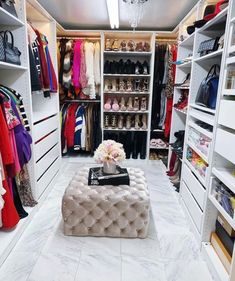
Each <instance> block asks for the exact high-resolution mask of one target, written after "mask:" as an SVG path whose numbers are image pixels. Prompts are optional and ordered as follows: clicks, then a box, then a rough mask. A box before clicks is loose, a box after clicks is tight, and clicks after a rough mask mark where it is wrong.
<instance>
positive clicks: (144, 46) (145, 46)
mask: <svg viewBox="0 0 235 281" xmlns="http://www.w3.org/2000/svg"><path fill="white" fill-rule="evenodd" d="M135 50H136V52H149V51H150V45H149V43H148V42H144V43H143V42H138V43H136V48H135Z"/></svg>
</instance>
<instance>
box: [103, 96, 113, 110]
mask: <svg viewBox="0 0 235 281" xmlns="http://www.w3.org/2000/svg"><path fill="white" fill-rule="evenodd" d="M111 107H112V106H111V99H110V98H108V99H107V100H106V102H105V104H104V109H105V110H111Z"/></svg>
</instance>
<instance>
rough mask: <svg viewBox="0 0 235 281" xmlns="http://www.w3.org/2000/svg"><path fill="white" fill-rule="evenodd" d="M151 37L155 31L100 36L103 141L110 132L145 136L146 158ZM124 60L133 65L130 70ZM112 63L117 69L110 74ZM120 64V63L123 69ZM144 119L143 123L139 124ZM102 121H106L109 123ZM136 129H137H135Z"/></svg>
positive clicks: (151, 62)
mask: <svg viewBox="0 0 235 281" xmlns="http://www.w3.org/2000/svg"><path fill="white" fill-rule="evenodd" d="M154 37H155V33H154V32H134V33H133V32H130V31H127V32H121V31H120V32H119V31H113V32H112V31H109V32H103V34H102V41H103V42H102V50H101V52H102V59H101V61H102V65H103V69H102V76H103V81H102V89H101V104H102V106H101V107H102V109H101V110H102V120H101V122H102V128H103V137H104V138H105V134H106V133H109V131H110V132H112V131H114V132H115V131H117V132H118V131H120V132H122V131H123V132H133V134H135V133H137V132H143V133H145V134H146V136H147V137H146V138H145V139H146V143H145V147H146V159H148V157H149V141H148V140H149V136H150V121H151V119H150V116H151V108H150V107H149V105H150V104H152V79H153V67H154V65H153V64H154V52H153V50H154V46H155V45H154V44H155V41H154ZM146 48H147V49H148V50H147V51H146V50H145V49H146ZM127 61H129V62H130V63H131V64H132V66H131V67H132V68H131V70H130V68H129V67H130V64H129V65H128V64H127ZM113 62H114V63H115V64H116V66H117V65H118V66H117V68H115V67H116V66H114V67H113V68H111V69H112V71H111V72H112V73H110V71H109V67H108V68H107V65H108V64H109V63H113ZM119 62H122V63H123V65H122V68H121V67H120V65H119ZM146 63H147V64H146ZM133 65H134V66H133ZM141 68H142V71H141V70H140V69H141ZM120 69H121V70H120ZM146 71H147V72H146ZM143 87H144V88H143ZM107 101H108V102H109V103H110V106H109V109H107V108H105V104H106V102H107ZM135 101H136V102H138V103H139V106H138V107H139V110H134V105H135ZM143 101H144V102H145V103H146V109H144V110H142V107H143V104H142V102H143ZM114 103H116V105H114V106H116V107H117V105H118V107H119V109H118V110H115V109H113V108H112V107H113V104H114ZM121 106H124V107H125V110H121ZM110 107H111V108H110ZM128 107H129V108H128ZM130 107H132V108H130ZM137 115H138V116H137ZM115 116H116V117H115ZM128 116H129V117H128ZM143 116H144V119H143ZM127 117H128V118H129V119H128V122H131V127H130V126H129V125H130V124H129V125H128V127H127V128H126V122H127ZM108 120H109V121H108ZM110 120H111V121H110ZM130 120H131V121H130ZM143 120H144V123H145V122H146V124H142V123H143V122H142V121H143ZM105 122H109V124H107V123H105ZM136 122H137V123H138V124H136ZM111 123H112V124H111ZM114 123H115V124H114ZM145 125H146V127H147V128H146V129H145ZM138 126H139V127H140V128H137V127H138ZM124 149H125V146H124Z"/></svg>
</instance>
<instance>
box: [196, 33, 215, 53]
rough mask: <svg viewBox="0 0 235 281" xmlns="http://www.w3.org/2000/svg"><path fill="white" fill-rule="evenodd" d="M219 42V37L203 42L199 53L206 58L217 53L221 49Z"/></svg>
mask: <svg viewBox="0 0 235 281" xmlns="http://www.w3.org/2000/svg"><path fill="white" fill-rule="evenodd" d="M218 41H219V37H216V38H214V39H209V40H206V41H203V42H201V43H200V46H199V48H198V53H199V54H200V56H204V55H206V54H209V53H211V52H214V51H216V50H217V49H218V47H219V45H218Z"/></svg>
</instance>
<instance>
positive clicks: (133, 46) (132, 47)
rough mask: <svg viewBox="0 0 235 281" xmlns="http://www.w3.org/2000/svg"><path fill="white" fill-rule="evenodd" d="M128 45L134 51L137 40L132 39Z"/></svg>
mask: <svg viewBox="0 0 235 281" xmlns="http://www.w3.org/2000/svg"><path fill="white" fill-rule="evenodd" d="M128 47H129V51H130V52H134V50H135V42H134V41H133V40H130V41H129V42H128Z"/></svg>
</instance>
